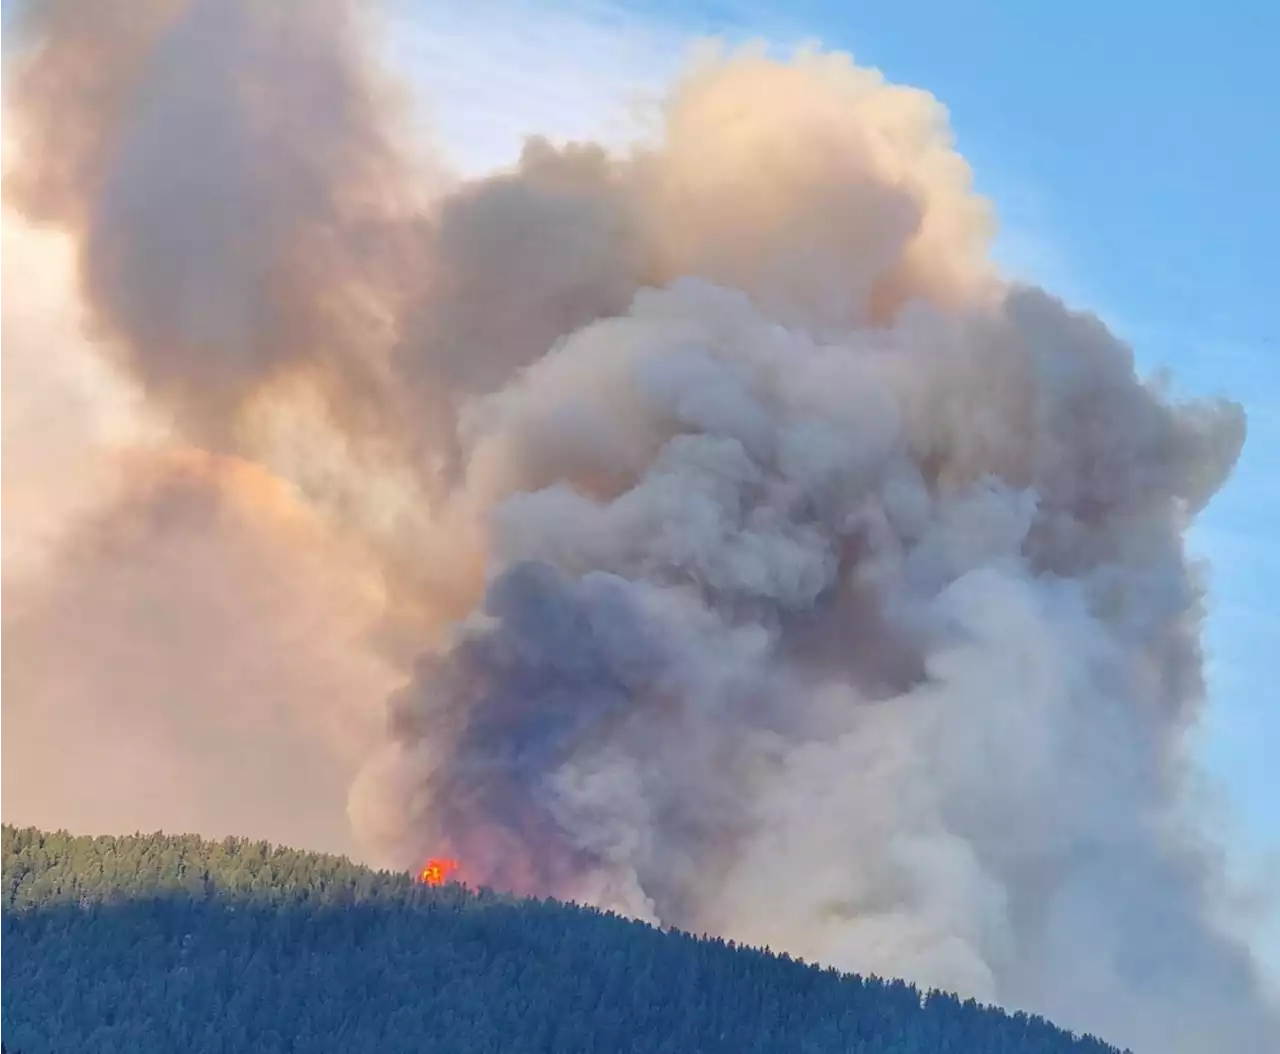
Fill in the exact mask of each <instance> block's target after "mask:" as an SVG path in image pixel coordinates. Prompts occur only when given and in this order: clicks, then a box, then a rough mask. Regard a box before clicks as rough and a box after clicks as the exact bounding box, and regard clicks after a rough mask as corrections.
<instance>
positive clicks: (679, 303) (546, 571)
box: [4, 0, 1280, 1054]
mask: <svg viewBox="0 0 1280 1054" xmlns="http://www.w3.org/2000/svg"><path fill="white" fill-rule="evenodd" d="M366 16H367V12H365V11H363V10H362V9H360V8H359V7H358V6H357V5H354V4H351V3H346V2H342V0H325V2H323V3H307V4H301V3H297V4H293V3H281V4H277V5H267V4H255V3H250V2H248V0H243V2H239V0H163V2H162V0H150V2H148V3H143V4H139V3H135V2H130V3H128V4H125V3H123V2H116V3H101V4H78V3H72V2H69V0H68V2H55V3H50V4H46V5H43V6H41V7H38V8H31V9H28V10H26V11H24V12H23V21H22V22H21V23H20V25H19V32H20V33H21V34H22V46H21V48H20V49H19V50H18V51H17V53H16V54H15V56H14V58H13V59H12V60H11V71H12V72H11V76H10V77H9V79H8V80H7V82H6V86H5V87H6V103H5V105H6V116H8V117H9V118H10V129H11V131H12V129H13V128H14V127H15V126H16V128H17V134H16V139H15V141H14V145H13V147H12V148H11V159H12V163H11V164H10V165H9V166H8V171H7V173H6V204H7V206H9V207H12V208H14V209H16V210H18V211H19V212H20V213H21V215H22V216H24V217H25V218H26V219H27V220H28V221H30V222H36V223H40V224H46V225H51V226H53V227H54V228H56V229H58V230H59V231H61V232H62V234H63V235H64V236H65V237H67V238H69V239H70V242H71V244H72V245H73V247H74V252H75V261H76V275H77V284H78V289H79V292H80V295H81V297H82V300H83V304H84V306H85V309H86V311H87V313H88V317H89V319H90V323H89V324H90V327H91V328H90V336H91V339H92V342H93V344H94V346H95V348H96V349H98V351H99V352H100V353H101V354H102V355H103V356H104V357H105V359H106V361H107V362H109V363H110V364H111V366H112V368H113V369H114V370H116V371H117V373H118V374H119V376H120V378H121V383H123V384H124V385H126V386H128V387H129V390H130V391H132V392H135V393H136V394H137V398H138V399H140V400H141V401H142V403H143V404H144V406H145V408H146V409H145V413H146V414H150V415H152V417H153V418H154V419H155V420H156V421H159V422H161V424H162V426H163V428H167V429H168V430H169V431H168V432H166V433H165V435H166V436H167V438H164V439H163V440H157V441H156V444H158V445H153V446H149V447H148V448H147V449H146V450H138V449H132V450H129V449H126V450H123V451H116V452H115V453H113V454H112V455H111V463H112V464H113V465H114V466H115V471H116V472H117V473H118V475H119V479H120V482H119V484H118V486H116V487H114V488H113V489H111V491H110V493H109V494H107V495H106V496H105V497H101V498H100V499H98V500H97V501H96V502H93V503H90V504H91V506H92V507H91V508H90V509H89V511H88V512H85V511H83V510H82V509H81V505H83V504H84V503H81V505H78V506H77V509H80V510H81V511H79V512H77V514H76V515H77V517H78V518H77V520H76V522H75V523H73V524H72V525H71V526H70V527H69V528H67V530H66V532H65V533H64V534H63V535H62V536H61V537H60V538H59V540H58V541H57V542H56V544H54V546H53V549H52V554H51V555H50V556H49V557H48V559H47V560H46V561H45V562H44V563H42V564H41V566H40V567H39V568H26V569H25V573H23V574H21V575H18V574H17V573H16V572H14V573H13V574H11V572H10V565H9V562H6V579H7V581H6V601H9V604H8V606H7V607H6V612H5V621H4V635H5V637H4V643H5V646H6V650H8V651H9V655H10V665H9V669H8V671H6V674H5V684H4V687H5V694H6V698H7V700H8V702H9V708H10V709H9V713H10V737H9V743H10V745H11V747H12V745H13V744H14V737H15V734H17V735H20V736H21V739H22V745H23V749H29V748H30V747H31V746H32V744H34V743H36V742H39V743H40V745H41V749H42V751H43V752H42V753H39V754H38V755H33V756H38V757H39V758H41V759H43V760H42V761H41V762H40V765H39V766H37V767H36V768H34V769H33V768H31V767H28V769H27V770H24V773H25V774H24V783H37V782H38V781H40V780H41V779H42V777H41V775H39V772H38V771H37V769H40V768H46V769H47V773H48V774H47V775H45V776H44V777H43V778H44V779H47V780H51V781H55V782H56V781H57V780H58V779H60V778H62V777H61V775H60V774H63V773H65V771H66V770H67V769H68V768H69V767H70V766H69V764H68V763H67V762H66V761H65V757H67V756H72V755H75V754H76V753H77V752H84V751H87V748H88V746H89V744H91V743H93V742H95V741H97V737H98V736H99V734H100V732H101V731H102V730H107V731H110V732H112V733H113V734H115V735H116V736H117V737H118V739H119V740H120V745H119V746H118V748H117V751H118V752H117V754H116V755H115V757H116V759H117V762H118V764H119V766H120V767H121V768H122V769H124V768H130V767H131V766H132V767H133V768H135V769H136V767H137V766H136V764H135V763H133V762H130V761H129V760H128V759H129V758H131V757H135V756H136V758H142V757H144V756H146V757H149V758H151V761H150V762H148V764H149V765H150V768H146V767H145V766H144V769H143V772H144V782H145V781H146V780H154V781H156V782H157V783H158V782H160V781H161V780H165V781H167V782H168V783H169V784H171V785H174V786H182V787H183V790H184V794H185V795H186V796H187V798H186V800H187V801H188V804H187V806H186V807H185V808H186V809H187V811H186V812H185V813H184V814H183V815H185V816H187V817H189V818H190V821H189V822H190V823H192V824H196V825H203V826H208V825H211V824H212V825H217V824H228V823H239V822H241V819H242V818H243V819H244V822H245V823H247V824H253V823H260V822H261V820H262V816H261V809H259V806H262V805H269V807H270V811H271V812H272V813H273V814H274V815H276V816H278V817H279V821H278V823H279V825H281V826H287V824H288V822H289V820H288V817H289V814H290V811H291V809H294V808H295V807H296V809H297V815H298V816H299V820H298V825H297V826H296V828H295V830H296V832H297V838H299V839H302V840H311V841H317V840H320V839H329V840H330V841H332V834H331V832H330V831H328V829H327V828H325V829H324V830H322V828H323V827H324V824H323V823H322V822H321V821H320V820H319V819H318V817H319V816H320V813H319V812H317V808H318V807H319V808H320V809H321V811H324V810H329V814H330V815H332V814H333V813H336V812H337V811H338V809H340V806H336V807H335V806H334V805H333V798H334V780H335V778H336V779H337V780H339V781H341V780H346V779H349V778H351V777H352V775H353V774H354V773H355V771H356V769H359V774H358V776H356V777H355V779H354V783H353V785H352V787H351V791H350V796H349V800H348V802H347V812H348V814H349V816H350V819H351V823H352V825H353V828H354V832H355V835H356V837H357V838H358V839H359V840H360V842H361V844H362V846H363V852H364V853H366V854H367V856H368V858H370V859H374V860H376V861H378V862H381V863H385V864H390V865H394V866H398V867H410V866H414V865H416V864H418V863H420V862H421V860H422V859H423V858H425V857H426V856H428V855H432V854H440V853H443V854H446V855H449V856H452V857H456V858H457V859H459V860H460V861H461V862H462V869H463V873H464V876H465V877H466V878H467V879H468V880H469V881H475V882H484V883H492V884H494V885H497V886H501V887H505V888H508V889H513V890H516V891H519V892H525V893H535V894H554V895H558V896H561V897H565V898H573V899H578V900H581V901H586V902H590V903H594V904H597V905H600V906H603V907H607V908H612V909H615V910H619V911H623V912H626V913H628V914H631V915H635V916H638V917H641V918H645V919H648V920H650V921H652V922H655V923H658V924H662V925H672V926H679V927H683V928H687V929H692V930H695V931H708V932H715V933H720V934H724V935H727V936H732V937H734V938H736V939H738V940H742V941H749V942H757V943H767V944H769V945H771V946H772V947H774V948H776V949H785V950H787V951H790V952H791V953H793V954H797V955H801V956H803V957H805V958H808V959H813V960H818V961H821V962H824V963H830V964H834V965H836V966H839V967H842V968H847V969H853V970H859V971H863V972H878V973H881V974H901V975H905V976H907V977H909V978H911V979H913V980H915V981H917V982H919V983H921V984H924V985H932V986H938V987H943V988H950V989H957V990H960V991H962V992H964V993H966V994H971V995H975V996H978V997H980V998H983V999H987V1000H994V1001H998V1002H1001V1003H1004V1004H1006V1005H1011V1006H1018V1007H1024V1008H1028V1009H1032V1010H1035V1011H1039V1012H1042V1013H1046V1014H1048V1015H1050V1016H1053V1017H1055V1018H1056V1019H1058V1020H1059V1021H1060V1022H1062V1023H1064V1024H1066V1025H1069V1026H1072V1027H1077V1028H1084V1029H1089V1030H1091V1031H1095V1032H1098V1033H1100V1034H1103V1035H1106V1036H1107V1037H1108V1038H1110V1039H1112V1040H1115V1041H1119V1042H1123V1043H1128V1044H1132V1045H1133V1046H1135V1047H1136V1048H1137V1049H1139V1050H1140V1051H1161V1052H1166V1051H1167V1052H1183V1054H1203V1052H1208V1051H1219V1050H1240V1051H1246V1050H1258V1051H1261V1050H1263V1049H1266V1048H1267V1047H1268V1046H1269V1045H1270V1044H1271V1043H1273V1042H1274V1041H1275V1039H1276V1037H1277V1036H1278V1035H1280V1028H1278V1026H1277V1019H1276V1016H1275V1013H1274V1010H1273V1009H1272V1008H1270V1007H1268V1006H1267V1005H1266V1004H1265V1002H1264V1000H1263V997H1262V996H1261V995H1260V990H1259V984H1258V979H1257V976H1256V971H1255V967H1254V964H1253V962H1252V961H1251V958H1250V955H1249V952H1248V950H1247V949H1246V948H1244V947H1241V946H1239V945H1237V944H1235V943H1233V942H1232V940H1230V939H1229V938H1227V937H1226V936H1224V935H1222V934H1220V933H1219V932H1218V931H1217V930H1216V929H1215V927H1214V925H1213V923H1212V921H1211V915H1212V912H1213V908H1214V899H1215V897H1216V896H1217V889H1218V884H1219V883H1220V881H1221V875H1220V872H1219V868H1218V866H1217V864H1216V862H1215V858H1214V855H1213V849H1212V846H1211V845H1210V844H1209V840H1208V838H1207V836H1206V835H1205V834H1204V833H1203V832H1201V831H1199V830H1198V829H1197V827H1196V825H1195V823H1194V816H1193V813H1192V810H1191V808H1190V804H1189V799H1188V786H1189V784H1190V781H1192V780H1193V779H1194V778H1195V775H1196V774H1195V772H1194V768H1193V765H1192V761H1191V759H1190V757H1189V753H1188V749H1189V748H1188V744H1187V732H1188V730H1189V729H1190V728H1191V727H1192V726H1193V724H1194V723H1195V721H1196V719H1197V716H1198V713H1199V710H1200V708H1201V707H1202V706H1203V704H1204V685H1203V681H1202V658H1201V654H1200V643H1199V641H1200V623H1201V620H1202V618H1203V596H1204V590H1203V585H1202V583H1201V581H1200V578H1199V577H1198V574H1197V571H1196V568H1195V567H1194V566H1192V565H1191V564H1190V562H1189V561H1188V559H1187V556H1186V554H1185V551H1184V543H1183V537H1184V534H1185V532H1186V530H1187V528H1188V526H1189V525H1190V523H1191V522H1192V520H1193V519H1194V517H1195V516H1196V514H1197V513H1198V512H1199V511H1200V510H1201V509H1202V508H1203V507H1204V506H1205V504H1206V503H1207V502H1208V501H1209V500H1210V499H1211V498H1212V496H1213V494H1214V493H1215V492H1216V491H1217V490H1218V489H1219V488H1220V487H1221V486H1222V484H1223V482H1224V481H1225V479H1226V478H1227V477H1228V475H1229V474H1230V472H1231V469H1232V467H1233V465H1234V463H1235V460H1236V458H1237V456H1238V454H1239V452H1240V449H1241V445H1242V443H1243V441H1244V434H1245V423H1244V417H1243V413H1242V411H1241V410H1240V408H1239V407H1238V406H1236V405H1235V404H1233V403H1229V402H1225V401H1212V400H1210V401H1199V402H1187V403H1175V402H1173V401H1171V400H1170V399H1169V398H1168V397H1167V396H1166V394H1165V393H1164V392H1163V391H1162V390H1161V389H1160V388H1159V387H1158V386H1157V385H1155V384H1154V383H1148V382H1146V381H1144V380H1142V379H1141V378H1140V377H1139V376H1138V375H1137V374H1136V372H1135V369H1134V363H1133V357H1132V354H1131V352H1130V349H1129V348H1128V347H1126V346H1125V345H1124V344H1123V343H1122V342H1120V341H1119V340H1118V339H1117V338H1116V337H1114V336H1113V335H1112V334H1111V333H1110V332H1109V331H1108V330H1107V328H1106V327H1105V326H1104V325H1103V324H1102V323H1101V322H1100V321H1098V320H1097V319H1096V318H1094V317H1093V316H1091V315H1088V314H1083V313H1080V312H1077V311H1074V310H1071V309H1069V308H1068V307H1066V306H1065V305H1064V304H1062V303H1061V302H1060V301H1058V300H1057V299H1055V298H1054V297H1053V296H1051V295H1050V294H1049V293H1047V292H1045V291H1043V290H1041V289H1038V288H1034V287H1028V286H1024V285H1019V284H1016V283H1013V282H1010V281H1009V280H1007V279H1006V278H1004V277H1003V276H1001V275H1000V274H999V273H998V272H997V271H996V269H995V268H994V267H993V266H992V264H991V263H990V260H989V255H988V242H989V238H990V235H991V232H992V227H993V221H992V216H991V212H990V209H989V207H988V205H987V204H986V203H985V202H984V201H982V200H981V199H979V198H978V197H977V196H976V195H975V194H974V192H973V190H972V188H971V185H970V174H969V170H968V168H967V166H966V164H965V162H964V161H963V159H962V158H961V157H960V156H959V155H958V154H957V153H956V151H955V148H954V145H953V143H952V140H951V136H950V133H949V130H948V126H947V117H946V113H945V111H944V110H943V108H942V107H941V106H940V105H939V104H938V103H937V102H936V101H935V100H934V99H933V98H932V97H931V96H929V95H928V94H927V93H924V92H920V91H916V90H912V89H909V88H903V87H899V86H895V85H891V84H888V83H886V82H885V81H884V79H883V78H882V77H881V76H880V75H879V74H878V73H876V72H874V71H871V70H866V69H862V68H859V67H857V66H856V65H854V64H853V63H852V61H851V60H849V59H848V58H847V57H845V56H842V55H837V54H825V53H820V52H803V53H800V54H798V55H796V56H795V57H794V58H793V59H791V60H790V61H785V62H784V61H777V60H774V59H772V58H770V57H768V56H767V55H766V54H765V53H764V52H763V51H752V50H747V51H743V52H737V53H732V54H724V53H717V54H713V55H707V56H704V57H703V58H702V59H701V60H699V61H698V62H697V63H695V64H694V65H693V66H692V67H691V69H690V70H689V72H688V73H687V75H686V76H685V77H684V78H683V79H681V80H680V81H679V82H678V83H676V84H675V85H674V86H673V87H672V89H671V91H670V92H669V95H668V97H667V100H666V102H665V104H664V107H663V111H662V114H661V117H662V129H663V132H662V134H661V136H659V137H658V138H657V140H656V141H655V142H652V143H647V144H644V145H637V146H636V147H635V148H634V149H632V150H630V151H626V152H616V151H615V152H612V153H611V152H609V151H607V150H606V149H605V148H603V147H601V146H598V145H595V144H591V143H578V144H568V145H557V144H554V143H552V142H550V141H548V140H546V139H543V138H531V139H530V140H529V141H528V144H527V146H526V148H525V151H524V153H523V155H522V156H521V158H520V159H519V162H518V163H517V164H516V165H514V166H513V167H512V168H510V169H509V170H505V171H501V172H497V173H494V174H492V175H489V176H487V177H484V178H480V179H473V180H459V179H451V178H449V177H447V176H445V175H442V174H441V172H440V170H439V168H438V166H437V165H436V164H435V163H434V162H433V161H432V159H431V154H430V151H429V150H426V149H423V148H422V147H421V146H419V145H418V144H413V143H409V142H406V141H405V139H404V132H403V129H404V128H405V127H406V124H405V123H404V121H403V116H404V115H403V110H402V105H403V99H402V98H401V95H400V93H399V91H398V89H397V88H396V85H395V84H394V83H393V82H392V80H391V78H390V77H389V76H387V75H386V74H385V73H384V72H383V71H382V70H380V68H379V66H378V64H377V61H376V58H377V51H376V48H375V47H373V46H372V45H371V44H370V43H369V41H370V39H371V37H370V36H369V32H370V28H371V27H370V26H369V25H368V20H367V17H366ZM7 306H8V304H7V303H6V307H7ZM7 335H8V333H7V332H6V336H7ZM58 346H59V345H56V344H55V345H54V347H55V348H56V347H58ZM33 354H34V352H33ZM6 379H8V378H6ZM40 427H41V426H39V425H36V424H33V425H32V428H33V429H39V428H40ZM43 427H44V428H48V427H51V426H49V425H45V426H43ZM6 443H9V436H8V433H6ZM126 445H127V444H126ZM33 446H34V447H35V448H37V449H39V448H41V446H42V441H41V442H34V441H33ZM103 456H105V455H103ZM8 486H9V483H8V466H7V465H6V488H8ZM19 579H20V580H19ZM393 683H396V684H398V685H399V687H397V688H395V689H394V690H392V688H391V685H392V684H393ZM388 697H389V701H386V700H387V699H388ZM15 711H17V715H18V716H17V721H18V723H17V725H15V723H14V722H15ZM15 728H17V729H19V731H18V732H17V733H15ZM5 760H6V762H7V763H10V755H9V752H8V750H6V759H5ZM10 769H11V763H10V764H9V766H8V767H6V772H9V771H10ZM69 786H70V784H68V785H66V786H63V787H62V792H63V793H64V795H65V794H66V793H69V792H68V787H69ZM5 793H6V795H10V796H11V797H12V794H13V793H14V792H13V791H11V789H10V783H9V779H8V777H6V784H5ZM27 793H31V792H27ZM55 797H56V796H55ZM112 801H113V799H112V798H110V797H109V796H107V797H105V798H100V799H98V803H99V805H100V806H101V808H100V809H99V812H100V814H101V815H100V816H99V817H98V818H97V819H96V820H94V821H93V822H95V823H109V822H110V820H109V819H108V814H109V813H111V812H112V808H113V806H112V805H111V802H112ZM130 801H131V802H133V801H136V796H135V797H134V798H131V799H130ZM233 801H234V802H238V803H240V804H239V805H237V806H236V807H231V806H230V805H225V804H224V805H214V806H207V805H206V804H205V803H206V802H215V803H216V802H224V803H225V802H233ZM317 803H319V806H318V804H317ZM64 805H65V803H64ZM68 807H69V806H68ZM131 807H132V806H128V805H127V804H126V805H122V806H121V807H120V820H119V821H118V822H120V823H122V824H124V825H126V826H127V825H130V824H132V823H134V818H133V817H134V816H135V815H136V813H135V812H131V811H130V808H131ZM175 808H176V806H175ZM255 809H257V810H258V815H256V816H250V815H249V814H251V813H253V811H254V810H255ZM55 811H56V810H55Z"/></svg>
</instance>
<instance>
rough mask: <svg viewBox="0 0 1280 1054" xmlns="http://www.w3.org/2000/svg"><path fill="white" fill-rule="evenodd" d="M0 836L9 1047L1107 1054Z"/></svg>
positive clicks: (908, 993)
mask: <svg viewBox="0 0 1280 1054" xmlns="http://www.w3.org/2000/svg"><path fill="white" fill-rule="evenodd" d="M3 840H4V869H3V883H4V905H3V913H4V916H3V917H4V921H3V927H4V928H3V970H4V976H3V1035H4V1043H5V1047H6V1050H8V1051H15V1052H20V1054H45V1052H53V1051H59V1052H67V1051H75V1052H77V1054H126V1052H127V1054H150V1052H165V1054H169V1052H172V1051H184V1052H195V1051H228V1052H231V1051H236V1052H239V1051H297V1052H302V1051H306V1052H321V1051H335V1052H336V1051H341V1052H342V1054H361V1052H365V1051H368V1052H374V1051H376V1052H377V1054H395V1052H399V1051H405V1052H408V1051H413V1052H415V1054H420V1052H424V1051H431V1052H439V1054H445V1052H448V1054H473V1052H475V1054H478V1052H482V1051H483V1052H495V1054H497V1052H502V1054H507V1052H515V1054H518V1052H526V1051H527V1052H532V1051H539V1052H557V1054H558V1052H561V1051H564V1052H572V1051H608V1052H614V1051H636V1052H639V1051H645V1052H648V1051H653V1052H671V1054H677V1052H679V1054H687V1052H695V1051H724V1052H726V1054H728V1052H732V1054H747V1052H753V1051H755V1052H761V1054H764V1052H770V1054H772V1052H775V1051H778V1052H780V1051H787V1052H791V1051H798V1052H807V1054H819V1052H826V1051H832V1052H834V1051H840V1052H853V1054H925V1052H928V1054H1015V1052H1016V1054H1103V1052H1112V1054H1114V1051H1115V1048H1113V1047H1110V1046H1108V1045H1106V1044H1104V1043H1101V1042H1098V1041H1096V1040H1093V1039H1087V1038H1086V1039H1079V1038H1075V1037H1073V1036H1071V1035H1070V1034H1068V1033H1065V1032H1062V1031H1060V1030H1059V1029H1057V1028H1055V1027H1053V1026H1052V1025H1051V1024H1049V1023H1048V1022H1046V1021H1044V1020H1042V1019H1040V1018H1036V1017H1031V1016H1027V1015H1024V1014H1014V1015H1007V1014H1004V1013H1002V1012H1000V1011H998V1010H993V1009H988V1008H985V1007H982V1006H979V1005H977V1004H975V1003H973V1002H961V1001H959V1000H957V999H955V998H954V997H951V996H947V995H941V994H930V995H928V996H927V997H925V996H922V995H921V993H920V992H918V991H917V990H916V989H915V988H913V987H912V986H910V985H908V984H905V983H903V982H901V981H880V980H875V979H864V978H858V977H852V976H843V975H840V974H837V973H836V972H835V971H832V970H821V969H818V968H816V967H811V966H806V965H804V964H802V963H799V962H796V961H794V960H791V959H788V958H787V957H785V956H775V955H772V954H770V953H767V952H763V951H758V950H754V949H749V948H743V947H735V946H734V945H733V944H732V943H731V942H725V941H721V940H705V939H698V938H694V937H691V936H688V935H685V934H679V933H663V932H660V931H658V930H655V929H652V928H650V927H647V926H644V925H641V924H638V923H633V922H629V921H626V920H624V919H621V918H618V917H616V916H611V915H605V914H601V913H599V912H593V911H589V910H585V909H580V908H576V907H570V906H566V905H562V904H557V903H554V902H540V901H515V900H513V899H511V898H506V897H500V896H496V895H494V894H491V893H487V892H480V893H472V892H469V891H467V890H466V889H464V888H462V887H459V886H444V887H440V888H429V887H427V886H424V885H421V884H419V883H416V882H414V881H413V880H412V879H411V878H410V877H409V876H407V875H395V874H386V873H379V872H374V871H371V870H369V869H367V868H363V867H357V866H355V865H353V864H351V863H350V862H348V861H346V860H343V859H340V858H337V857H331V856H321V855H317V854H314V853H304V852H295V851H292V850H287V849H277V848H272V847H270V846H268V845H266V844H264V843H255V842H246V841H242V840H234V839H230V840H226V841H222V842H208V841H204V840H201V839H199V838H195V837H167V836H162V835H149V836H134V837H126V838H79V837H73V836H70V835H67V834H61V833H60V834H46V833H43V832H41V831H37V830H34V829H25V830H17V829H14V828H12V827H8V826H6V827H5V828H4V835H3Z"/></svg>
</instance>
